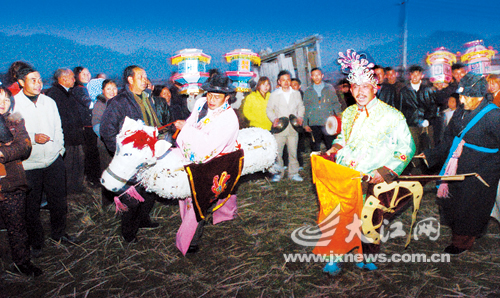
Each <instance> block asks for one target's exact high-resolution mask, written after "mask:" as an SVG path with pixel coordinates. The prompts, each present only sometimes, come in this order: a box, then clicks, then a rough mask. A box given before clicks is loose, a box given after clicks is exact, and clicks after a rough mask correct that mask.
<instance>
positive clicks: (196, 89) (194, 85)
mask: <svg viewBox="0 0 500 298" xmlns="http://www.w3.org/2000/svg"><path fill="white" fill-rule="evenodd" d="M211 58H212V57H210V56H208V55H206V54H204V53H203V51H202V50H199V49H184V50H180V51H178V52H177V53H176V55H175V56H173V57H172V58H170V62H171V63H172V65H177V67H178V71H177V74H176V75H175V76H174V77H173V79H174V81H176V82H178V83H179V84H181V85H182V88H181V91H180V93H182V94H198V93H200V86H201V85H202V84H203V83H204V82H205V81H206V80H207V79H208V73H207V72H206V66H207V64H209V63H210V59H211Z"/></svg>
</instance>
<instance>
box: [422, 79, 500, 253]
mask: <svg viewBox="0 0 500 298" xmlns="http://www.w3.org/2000/svg"><path fill="white" fill-rule="evenodd" d="M458 92H459V94H460V102H461V103H462V104H463V105H464V109H457V110H456V111H455V113H454V114H453V117H452V118H451V120H450V123H449V124H448V126H447V128H446V131H445V135H444V139H443V140H442V142H441V143H440V144H439V145H438V146H437V147H436V148H435V149H433V150H425V151H424V154H422V156H424V157H425V158H426V159H427V162H428V164H429V166H433V165H435V164H437V163H439V162H443V161H446V162H445V165H444V166H443V169H442V170H441V173H440V174H441V175H455V174H457V175H459V174H467V173H477V174H479V175H480V176H481V178H482V179H483V180H484V181H485V182H486V183H487V184H488V185H489V187H488V186H486V185H485V184H484V183H483V182H482V181H481V180H480V179H478V178H476V177H474V176H466V177H465V180H463V181H456V182H448V183H441V184H440V185H439V189H438V194H437V196H438V201H437V202H438V205H439V207H440V208H439V210H440V214H441V217H442V220H443V223H444V224H445V225H448V226H449V227H450V228H451V231H452V239H451V244H450V245H449V246H447V247H446V248H445V250H444V251H445V252H446V253H450V254H460V253H462V252H464V251H466V250H469V249H471V248H472V245H473V244H474V241H475V239H476V238H477V237H478V236H480V235H481V234H482V232H483V231H484V230H485V229H486V227H487V225H488V221H489V217H490V213H491V209H492V208H493V205H494V203H495V197H496V193H497V188H496V187H495V186H496V185H497V183H498V180H499V179H500V152H499V148H500V129H498V128H499V127H500V109H498V107H496V105H494V104H492V103H491V102H490V101H489V100H488V99H487V98H486V96H487V92H488V91H487V82H486V79H485V78H484V77H482V76H481V75H477V74H473V73H468V74H466V75H465V76H464V77H463V78H461V80H460V83H459V88H458ZM457 160H458V161H457Z"/></svg>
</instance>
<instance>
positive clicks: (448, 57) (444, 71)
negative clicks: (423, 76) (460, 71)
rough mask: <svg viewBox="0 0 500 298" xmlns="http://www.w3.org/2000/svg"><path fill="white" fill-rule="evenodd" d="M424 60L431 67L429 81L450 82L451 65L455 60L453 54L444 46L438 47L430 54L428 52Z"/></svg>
mask: <svg viewBox="0 0 500 298" xmlns="http://www.w3.org/2000/svg"><path fill="white" fill-rule="evenodd" d="M425 61H426V62H427V65H429V66H430V67H431V77H430V81H431V82H432V83H449V82H451V80H452V72H451V65H452V64H453V63H456V62H457V57H456V56H455V54H453V53H450V52H449V51H448V50H447V49H446V48H444V47H440V48H437V49H436V50H434V52H433V53H432V54H428V55H427V59H426V60H425Z"/></svg>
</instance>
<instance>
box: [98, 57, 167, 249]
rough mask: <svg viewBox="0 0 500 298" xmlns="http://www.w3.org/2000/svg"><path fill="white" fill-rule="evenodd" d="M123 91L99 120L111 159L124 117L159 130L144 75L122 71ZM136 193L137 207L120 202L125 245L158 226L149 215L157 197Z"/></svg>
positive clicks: (138, 70)
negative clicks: (141, 230) (141, 231)
mask: <svg viewBox="0 0 500 298" xmlns="http://www.w3.org/2000/svg"><path fill="white" fill-rule="evenodd" d="M123 81H124V82H126V83H127V85H126V86H125V88H124V89H123V90H122V91H121V92H120V93H119V94H118V95H117V96H115V97H113V98H112V99H111V100H110V101H109V102H108V106H107V108H106V110H105V111H104V114H103V116H102V122H101V128H100V130H99V132H100V133H101V138H102V140H103V141H104V144H105V145H106V147H107V148H108V151H109V152H110V153H111V154H112V155H113V154H114V152H115V150H116V136H117V135H118V133H119V132H120V129H121V127H122V125H123V122H124V120H125V117H129V118H131V119H134V120H138V119H140V120H142V121H144V123H145V124H146V125H149V126H156V127H158V126H160V122H159V120H158V117H157V116H156V113H155V111H154V108H153V103H152V101H151V99H150V97H148V95H147V94H146V92H144V90H146V87H147V81H148V77H147V74H146V71H144V69H142V68H141V67H139V66H137V65H131V66H128V67H127V68H125V70H124V71H123ZM137 191H138V192H139V194H141V195H142V197H143V198H144V199H145V202H143V203H139V202H137V201H134V199H131V200H129V201H125V200H122V202H123V203H124V204H125V205H127V208H128V211H127V212H124V213H123V216H122V235H123V238H125V240H126V241H128V242H135V241H137V238H136V234H137V231H138V229H139V228H154V227H157V226H158V223H153V222H151V219H150V218H149V212H150V211H151V209H152V208H153V206H154V203H155V198H156V195H155V194H153V193H148V192H146V191H145V190H144V188H143V187H137Z"/></svg>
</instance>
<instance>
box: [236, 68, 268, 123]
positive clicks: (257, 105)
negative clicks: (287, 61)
mask: <svg viewBox="0 0 500 298" xmlns="http://www.w3.org/2000/svg"><path fill="white" fill-rule="evenodd" d="M270 89H271V82H270V81H269V78H268V77H260V79H259V81H258V82H257V86H256V87H255V91H254V92H252V93H250V94H248V96H247V97H246V98H245V103H244V104H243V115H244V116H245V118H246V119H247V120H248V121H249V122H250V123H249V126H251V127H260V128H263V129H265V130H271V126H272V122H271V120H269V118H268V117H267V114H266V108H267V102H268V101H269V96H270V94H271V93H270V92H269V90H270Z"/></svg>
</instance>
